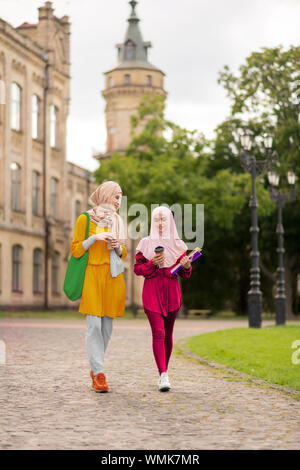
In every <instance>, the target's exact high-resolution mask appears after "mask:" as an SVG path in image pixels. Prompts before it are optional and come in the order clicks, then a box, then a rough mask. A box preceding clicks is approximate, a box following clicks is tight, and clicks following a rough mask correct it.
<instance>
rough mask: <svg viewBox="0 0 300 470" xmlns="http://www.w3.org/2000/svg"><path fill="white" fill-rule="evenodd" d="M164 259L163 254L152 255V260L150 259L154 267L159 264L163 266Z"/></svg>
mask: <svg viewBox="0 0 300 470" xmlns="http://www.w3.org/2000/svg"><path fill="white" fill-rule="evenodd" d="M164 259H165V254H164V253H156V254H155V255H154V258H153V259H152V263H153V264H154V265H155V266H158V265H159V264H163V262H164Z"/></svg>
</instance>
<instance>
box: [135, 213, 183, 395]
mask: <svg viewBox="0 0 300 470" xmlns="http://www.w3.org/2000/svg"><path fill="white" fill-rule="evenodd" d="M157 246H160V247H163V248H164V251H163V253H157V254H156V253H155V251H154V250H155V248H156V247H157ZM186 250H187V246H186V244H185V243H184V242H183V241H182V240H180V238H179V236H178V232H177V229H176V225H175V221H174V218H173V215H172V212H171V211H170V209H168V208H167V207H164V206H159V207H156V208H155V209H154V210H153V212H152V216H151V229H150V235H149V236H148V237H145V238H142V240H141V241H140V242H139V244H138V246H137V248H136V255H135V264H134V272H135V274H136V275H137V276H144V278H145V280H144V287H143V293H142V299H143V306H144V310H145V313H146V315H147V317H148V320H149V323H150V326H151V330H152V340H153V342H152V344H153V354H154V358H155V361H156V364H157V368H158V372H159V381H158V385H159V390H161V391H167V390H169V389H170V388H171V386H170V382H169V377H168V364H169V360H170V356H171V353H172V348H173V327H174V323H175V320H176V316H177V312H178V310H179V308H180V306H181V292H180V286H179V282H178V277H177V274H175V275H174V274H171V272H170V271H171V269H172V268H173V267H174V266H175V265H176V264H177V263H178V262H179V261H180V263H181V264H182V266H183V267H182V268H181V269H180V270H179V272H178V274H179V275H180V276H181V277H183V278H189V277H190V275H191V271H192V267H191V262H190V260H189V258H188V257H187V256H186Z"/></svg>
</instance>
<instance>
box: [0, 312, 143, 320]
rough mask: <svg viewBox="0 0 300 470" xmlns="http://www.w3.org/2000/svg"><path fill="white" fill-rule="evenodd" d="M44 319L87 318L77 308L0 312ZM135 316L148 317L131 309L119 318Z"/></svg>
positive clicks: (9, 316)
mask: <svg viewBox="0 0 300 470" xmlns="http://www.w3.org/2000/svg"><path fill="white" fill-rule="evenodd" d="M14 318H23V319H33V320H34V319H44V320H85V318H84V316H83V315H82V314H81V313H79V312H78V311H77V310H45V311H39V312H38V311H36V312H32V311H19V312H0V320H4V319H14ZM133 318H137V319H142V318H146V315H145V313H144V312H141V311H139V312H138V315H137V316H136V317H134V316H133V314H132V311H131V310H126V311H125V314H124V316H123V317H120V318H118V320H122V319H126V320H130V319H133Z"/></svg>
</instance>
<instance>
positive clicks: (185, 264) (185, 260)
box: [180, 256, 191, 269]
mask: <svg viewBox="0 0 300 470" xmlns="http://www.w3.org/2000/svg"><path fill="white" fill-rule="evenodd" d="M180 264H182V266H183V267H184V268H185V269H189V267H190V266H191V261H190V259H189V258H188V257H187V256H184V257H183V258H181V260H180Z"/></svg>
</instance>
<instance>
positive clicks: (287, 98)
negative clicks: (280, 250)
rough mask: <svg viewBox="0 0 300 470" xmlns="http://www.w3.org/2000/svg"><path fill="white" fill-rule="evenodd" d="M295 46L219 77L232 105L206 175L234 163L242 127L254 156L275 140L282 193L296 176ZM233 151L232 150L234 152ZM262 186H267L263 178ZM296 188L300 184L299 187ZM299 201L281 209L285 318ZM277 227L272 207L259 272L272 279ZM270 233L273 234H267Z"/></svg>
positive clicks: (260, 55)
mask: <svg viewBox="0 0 300 470" xmlns="http://www.w3.org/2000/svg"><path fill="white" fill-rule="evenodd" d="M299 64H300V47H299V46H298V47H293V46H291V47H290V48H289V49H288V50H284V49H283V47H282V46H279V47H276V48H270V49H267V48H264V49H262V51H261V52H253V53H252V54H251V55H250V56H249V57H248V58H247V59H246V63H245V64H243V65H242V66H241V67H240V68H239V72H238V74H236V75H234V74H233V73H232V72H231V71H230V70H229V68H228V67H227V66H226V67H224V69H223V71H222V72H221V73H220V75H219V83H221V84H222V85H223V86H224V88H225V89H226V90H227V93H228V96H229V98H230V100H231V117H230V118H229V119H227V120H226V121H225V122H224V123H222V124H221V125H220V126H218V128H217V139H216V142H215V146H214V150H215V155H216V158H215V159H216V162H214V164H213V165H211V171H214V170H218V169H219V168H221V167H222V164H224V162H223V160H222V155H221V154H220V150H221V153H222V154H223V156H224V155H228V161H226V162H225V166H226V165H230V163H232V162H234V164H233V168H234V171H237V172H240V169H239V168H237V165H236V161H237V160H236V159H235V154H238V152H239V150H240V149H239V144H238V142H237V137H238V135H239V131H240V130H241V129H242V128H245V127H247V128H249V129H250V130H251V131H252V133H253V136H254V137H258V140H257V141H256V144H255V146H254V148H253V150H252V151H253V152H254V154H255V155H256V156H257V157H258V158H261V157H262V154H263V153H264V150H263V146H262V140H259V137H261V136H262V135H263V134H264V133H265V132H271V133H272V134H273V135H274V149H275V150H276V151H277V153H278V155H279V162H278V163H279V166H278V167H277V171H278V173H279V174H280V177H281V181H282V188H283V190H286V189H287V186H288V185H287V181H286V177H285V175H286V172H287V171H288V170H290V169H291V168H292V169H293V170H294V171H295V173H296V175H297V177H298V178H297V181H298V182H299V177H300V123H299V103H300V72H299ZM234 150H237V151H236V152H235V151H234ZM264 185H265V187H266V185H267V181H266V179H265V182H264ZM298 189H299V185H298ZM299 199H300V198H299V191H298V199H297V201H295V202H294V203H291V204H288V205H286V206H285V208H284V214H283V221H284V228H285V250H286V253H285V270H286V271H285V281H286V295H287V313H288V316H289V317H291V316H292V311H293V304H295V299H296V276H297V273H299V271H300V254H299V252H300V250H299V243H298V240H299V239H300V210H299ZM275 226H276V207H275V205H274V207H273V211H272V213H271V214H269V215H268V216H266V218H265V219H262V223H261V229H263V230H261V232H260V242H261V253H262V257H261V267H262V270H263V273H264V274H265V275H266V276H267V277H268V278H269V279H271V280H272V279H273V281H274V280H275V275H274V271H275V268H276V265H277V256H276V251H275V246H276V239H275V240H274V239H273V238H272V245H270V239H271V238H270V237H271V233H274V230H275ZM272 230H273V232H272Z"/></svg>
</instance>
